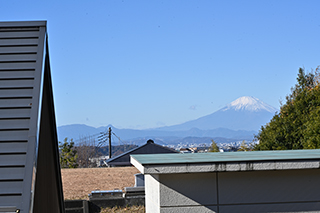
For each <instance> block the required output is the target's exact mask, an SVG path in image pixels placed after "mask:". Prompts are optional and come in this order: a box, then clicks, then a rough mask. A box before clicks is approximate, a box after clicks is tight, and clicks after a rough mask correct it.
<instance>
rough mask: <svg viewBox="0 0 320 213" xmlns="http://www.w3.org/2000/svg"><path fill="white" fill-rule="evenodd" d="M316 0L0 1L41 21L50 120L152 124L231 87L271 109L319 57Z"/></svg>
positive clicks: (182, 114) (10, 11) (208, 103)
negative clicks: (48, 67) (52, 115)
mask: <svg viewBox="0 0 320 213" xmlns="http://www.w3.org/2000/svg"><path fill="white" fill-rule="evenodd" d="M319 8H320V1H318V0H314V1H312V0H301V1H294V0H288V1H285V0H274V1H272V0H265V1H263V0H259V1H257V0H252V1H243V0H241V1H238V0H237V1H228V0H226V1H215V0H193V1H191V0H190V1H189V0H183V1H178V0H174V1H172V0H165V1H150V0H145V1H140V0H139V1H135V0H122V1H120V0H92V1H84V0H82V1H81V0H63V1H60V0H55V1H31V0H28V1H22V0H21V1H18V0H10V1H4V0H3V1H1V3H0V9H1V13H0V20H1V21H28V20H47V21H48V34H49V48H50V59H51V70H52V78H53V89H54V98H55V108H56V119H57V124H58V126H61V125H66V124H75V123H77V124H87V125H90V126H94V127H99V126H106V125H108V124H112V125H114V126H115V127H118V128H135V129H144V128H153V127H159V126H164V125H173V124H179V123H182V122H185V121H189V120H192V119H196V118H199V117H201V116H205V115H208V114H211V113H213V112H215V111H217V110H219V109H220V108H222V107H224V106H225V105H226V104H228V103H230V102H232V101H234V100H235V99H237V98H239V97H241V96H254V97H256V98H258V99H260V100H262V101H264V102H266V103H267V104H270V105H272V106H274V107H276V108H279V106H280V104H279V100H285V96H286V95H287V94H289V93H290V88H291V87H293V86H294V84H295V83H296V77H297V73H298V69H299V67H304V68H305V69H306V70H309V71H310V70H311V69H315V68H316V67H317V66H318V65H320V16H319Z"/></svg>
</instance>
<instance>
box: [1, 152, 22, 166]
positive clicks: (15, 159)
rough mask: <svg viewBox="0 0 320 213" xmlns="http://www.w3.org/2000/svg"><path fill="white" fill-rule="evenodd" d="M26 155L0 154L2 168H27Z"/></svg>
mask: <svg viewBox="0 0 320 213" xmlns="http://www.w3.org/2000/svg"><path fill="white" fill-rule="evenodd" d="M25 164H26V154H9V155H7V154H3V153H1V154H0V167H8V166H25Z"/></svg>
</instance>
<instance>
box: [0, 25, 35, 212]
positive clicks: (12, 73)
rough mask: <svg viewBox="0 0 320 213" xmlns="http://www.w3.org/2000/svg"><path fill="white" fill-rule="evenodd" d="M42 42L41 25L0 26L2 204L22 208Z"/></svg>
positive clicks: (0, 164)
mask: <svg viewBox="0 0 320 213" xmlns="http://www.w3.org/2000/svg"><path fill="white" fill-rule="evenodd" d="M38 43H39V27H19V26H18V27H0V189H1V190H0V206H16V207H17V208H22V196H23V190H24V184H26V183H25V180H24V179H25V178H26V173H25V171H26V160H27V151H28V141H29V129H30V117H31V112H32V105H38V104H39V103H33V98H32V95H33V93H34V87H35V85H34V84H35V83H34V78H35V69H36V63H37V61H36V60H37V58H38V56H37V52H38ZM28 184H29V183H28ZM25 196H30V195H29V194H28V195H25ZM23 212H27V211H23Z"/></svg>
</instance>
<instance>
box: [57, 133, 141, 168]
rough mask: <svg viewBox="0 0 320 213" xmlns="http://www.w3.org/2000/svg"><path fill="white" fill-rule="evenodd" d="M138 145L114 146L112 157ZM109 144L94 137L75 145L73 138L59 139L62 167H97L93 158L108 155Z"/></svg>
mask: <svg viewBox="0 0 320 213" xmlns="http://www.w3.org/2000/svg"><path fill="white" fill-rule="evenodd" d="M136 147H137V145H129V144H124V145H119V146H112V147H111V151H112V157H114V156H117V155H120V154H122V153H124V152H126V151H129V150H131V149H133V148H136ZM108 153H109V146H100V145H99V144H98V143H96V142H95V140H94V139H92V138H86V139H85V140H82V141H81V142H80V143H77V145H75V143H74V141H73V139H71V140H68V138H65V139H64V141H63V142H61V141H59V157H60V166H61V168H89V167H97V165H96V163H95V162H94V161H92V160H91V159H93V158H98V157H100V156H107V155H108Z"/></svg>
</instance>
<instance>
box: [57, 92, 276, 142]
mask: <svg viewBox="0 0 320 213" xmlns="http://www.w3.org/2000/svg"><path fill="white" fill-rule="evenodd" d="M276 111H277V110H276V109H275V108H274V107H272V106H270V105H268V104H266V103H264V102H262V101H260V100H259V99H257V98H254V97H249V96H244V97H241V98H238V99H237V100H235V101H233V102H231V103H230V104H228V105H226V106H225V107H223V108H222V109H220V110H218V111H216V112H214V113H212V114H209V115H207V116H203V117H200V118H198V119H195V120H191V121H188V122H185V123H182V124H178V125H173V126H166V127H160V128H156V129H145V130H134V129H117V128H115V127H112V126H110V125H109V126H108V127H112V130H113V131H114V132H116V134H117V135H119V136H120V137H121V139H123V140H129V141H135V142H137V144H139V143H141V144H143V143H145V141H146V140H147V139H150V138H154V139H155V140H156V141H157V140H160V139H161V140H162V141H166V142H168V143H180V142H181V138H188V141H190V140H196V139H199V140H200V139H201V140H202V141H203V143H204V142H205V143H207V142H210V138H211V139H212V138H214V140H215V141H216V142H223V141H225V140H226V139H233V140H235V139H237V140H240V139H241V140H244V139H245V140H252V139H253V135H254V134H256V133H257V132H258V131H259V129H260V127H261V126H262V125H265V124H266V123H268V122H269V121H270V119H271V118H272V116H273V115H274V114H275V112H276ZM108 127H99V128H94V127H90V126H86V125H80V124H72V125H65V126H60V127H58V133H59V140H60V141H63V139H64V138H65V137H68V138H74V139H77V138H81V137H83V136H86V135H94V134H95V135H97V134H99V132H103V131H106V130H107V129H108ZM190 137H196V138H191V139H190ZM141 138H142V139H141ZM131 139H133V140H131ZM136 139H139V140H138V141H137V140H136ZM141 141H142V142H141ZM170 141H171V142H170ZM174 141H175V142H174ZM163 143H164V142H163Z"/></svg>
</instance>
